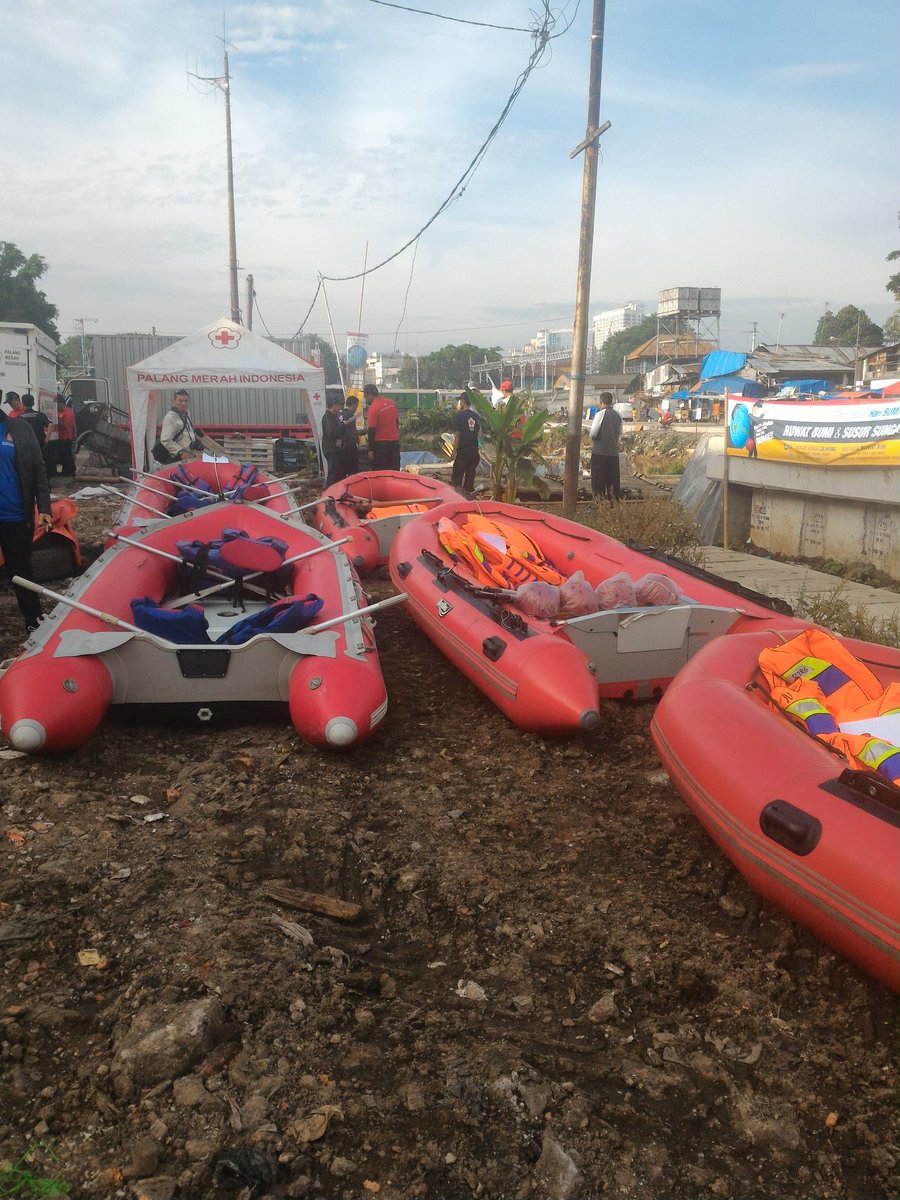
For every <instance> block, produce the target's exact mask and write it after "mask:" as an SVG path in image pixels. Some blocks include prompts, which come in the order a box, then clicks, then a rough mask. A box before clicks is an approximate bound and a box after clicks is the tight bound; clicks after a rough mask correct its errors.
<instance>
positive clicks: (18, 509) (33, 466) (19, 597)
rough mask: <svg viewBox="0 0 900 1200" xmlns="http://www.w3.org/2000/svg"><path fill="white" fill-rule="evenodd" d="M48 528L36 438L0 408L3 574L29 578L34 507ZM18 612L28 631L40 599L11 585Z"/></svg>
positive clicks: (45, 487)
mask: <svg viewBox="0 0 900 1200" xmlns="http://www.w3.org/2000/svg"><path fill="white" fill-rule="evenodd" d="M35 505H37V509H38V521H39V523H40V525H41V527H42V528H44V529H49V528H50V526H51V524H52V523H53V518H52V516H51V515H50V487H49V484H48V483H47V472H46V470H45V468H44V459H43V455H42V454H41V448H40V446H39V445H38V442H37V438H36V437H35V436H34V434H33V433H32V431H31V429H30V428H29V427H28V424H27V422H25V421H23V420H21V419H20V420H18V421H10V420H7V415H6V413H5V412H4V411H3V409H0V552H2V554H3V565H4V567H5V569H6V573H7V575H8V576H9V577H10V579H12V577H13V575H21V576H23V577H24V578H25V579H30V578H31V544H32V541H33V539H34V509H35ZM13 591H14V592H15V595H16V601H17V603H18V605H19V611H20V612H21V614H22V617H23V619H24V621H25V628H26V629H27V630H28V632H29V633H30V632H31V630H32V629H34V628H35V627H36V626H37V623H38V621H39V620H40V618H41V602H40V600H39V599H38V597H37V595H36V594H35V593H34V592H32V591H29V590H28V589H27V588H21V587H17V586H16V585H15V584H13Z"/></svg>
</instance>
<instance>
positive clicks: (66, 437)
mask: <svg viewBox="0 0 900 1200" xmlns="http://www.w3.org/2000/svg"><path fill="white" fill-rule="evenodd" d="M56 431H57V439H58V440H57V443H56V453H57V455H58V458H59V465H60V467H62V472H61V473H62V474H63V475H66V476H69V477H70V478H74V476H75V433H76V430H75V414H74V413H73V412H72V410H71V408H69V406H68V405H67V404H66V401H65V399H64V397H63V396H61V395H59V393H57V396H56ZM53 473H54V474H56V465H55V464H54V468H53Z"/></svg>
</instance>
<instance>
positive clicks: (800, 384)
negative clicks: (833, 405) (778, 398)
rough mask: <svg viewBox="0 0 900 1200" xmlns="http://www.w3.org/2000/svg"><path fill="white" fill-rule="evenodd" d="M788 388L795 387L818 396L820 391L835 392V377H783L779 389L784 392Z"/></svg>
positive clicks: (797, 389) (799, 390)
mask: <svg viewBox="0 0 900 1200" xmlns="http://www.w3.org/2000/svg"><path fill="white" fill-rule="evenodd" d="M787 388H794V389H795V390H796V391H798V392H806V393H811V394H812V395H814V396H818V394H819V392H833V391H834V380H833V379H783V380H782V381H781V383H780V384H779V386H778V391H779V392H783V391H785V390H786V389H787Z"/></svg>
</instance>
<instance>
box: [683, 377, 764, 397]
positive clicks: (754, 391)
mask: <svg viewBox="0 0 900 1200" xmlns="http://www.w3.org/2000/svg"><path fill="white" fill-rule="evenodd" d="M726 390H727V391H728V392H729V393H730V394H731V395H732V396H753V397H756V396H765V395H766V389H765V388H764V387H763V385H762V384H761V383H756V382H755V381H754V380H752V379H744V378H743V377H742V376H740V375H721V376H719V377H718V378H716V379H704V380H703V382H702V383H698V384H697V386H696V387H693V388H691V395H692V396H699V395H703V396H721V395H722V393H723V392H725V391H726Z"/></svg>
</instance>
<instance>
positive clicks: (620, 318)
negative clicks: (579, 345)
mask: <svg viewBox="0 0 900 1200" xmlns="http://www.w3.org/2000/svg"><path fill="white" fill-rule="evenodd" d="M644 316H645V313H644V306H643V304H626V305H624V306H623V307H622V308H609V309H607V310H606V312H602V313H598V314H597V316H596V317H594V320H593V338H594V349H595V350H600V349H601V348H602V346H603V343H604V342H605V341H607V339H608V338H610V337H612V335H613V334H614V333H621V332H622V330H623V329H632V328H633V327H634V326H635V325H640V323H641V321H643V319H644Z"/></svg>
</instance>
